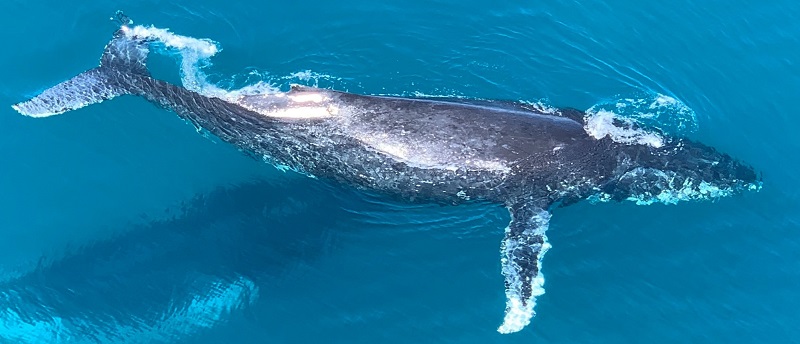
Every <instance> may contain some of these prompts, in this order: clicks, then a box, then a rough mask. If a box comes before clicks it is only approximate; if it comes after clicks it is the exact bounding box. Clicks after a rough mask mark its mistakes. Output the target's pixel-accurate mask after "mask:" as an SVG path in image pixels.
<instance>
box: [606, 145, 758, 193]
mask: <svg viewBox="0 0 800 344" xmlns="http://www.w3.org/2000/svg"><path fill="white" fill-rule="evenodd" d="M616 160H617V168H616V171H615V173H614V177H613V178H611V180H610V181H609V182H608V183H607V184H606V185H605V186H604V187H603V188H602V191H601V192H599V193H598V194H596V195H593V196H592V197H591V198H590V199H592V200H600V201H606V200H616V201H623V200H627V201H633V202H636V203H637V204H652V203H665V204H674V203H677V202H679V201H691V200H716V199H718V198H721V197H726V196H731V195H735V194H738V193H741V192H743V191H748V190H753V191H757V190H760V189H761V180H760V177H759V176H758V175H757V174H756V172H755V170H754V169H753V168H752V167H751V166H749V165H747V164H745V163H743V162H741V161H739V160H736V159H734V158H732V157H731V156H730V155H727V154H725V153H721V152H719V151H717V150H716V149H714V148H712V147H709V146H706V145H703V144H701V143H697V142H693V141H688V140H674V141H673V142H670V143H667V144H664V145H663V146H661V147H658V148H654V147H651V146H641V145H629V146H626V147H623V148H621V149H620V150H619V154H618V155H617V159H616Z"/></svg>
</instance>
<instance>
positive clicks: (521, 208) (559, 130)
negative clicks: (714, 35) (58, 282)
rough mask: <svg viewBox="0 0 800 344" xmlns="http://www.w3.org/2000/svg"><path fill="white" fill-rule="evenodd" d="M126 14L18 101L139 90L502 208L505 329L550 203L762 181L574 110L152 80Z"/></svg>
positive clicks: (341, 164) (198, 117)
mask: <svg viewBox="0 0 800 344" xmlns="http://www.w3.org/2000/svg"><path fill="white" fill-rule="evenodd" d="M122 18H124V17H122ZM130 24H132V22H130V21H129V20H125V21H122V25H120V27H119V28H118V29H116V31H115V32H114V34H113V36H112V38H111V40H110V41H109V42H108V44H107V45H106V46H105V49H104V50H103V53H102V55H101V58H100V63H99V66H97V67H95V68H92V69H90V70H88V71H85V72H83V73H81V74H78V75H77V76H75V77H73V78H72V79H69V80H66V81H64V82H62V83H60V84H57V85H55V86H53V87H50V88H47V89H46V90H44V91H42V92H41V93H40V94H38V95H37V96H35V97H33V98H31V99H28V100H25V101H22V102H19V103H17V104H14V105H13V106H12V107H13V108H14V109H15V110H16V111H18V112H19V113H20V114H22V115H26V116H30V117H48V116H52V115H57V114H62V113H65V112H68V111H71V110H76V109H79V108H82V107H85V106H88V105H91V104H96V103H99V102H102V101H104V100H108V99H112V98H115V97H118V96H125V95H133V96H139V97H143V98H145V99H146V100H148V101H150V102H152V103H153V104H155V105H156V106H158V107H160V108H164V109H167V110H170V111H172V112H174V113H176V114H177V115H178V116H179V117H180V118H182V119H183V120H185V121H188V122H190V123H191V124H192V125H194V126H195V127H196V128H197V129H198V130H202V131H204V132H206V133H208V134H210V135H213V136H215V137H217V138H219V139H220V140H222V141H224V142H227V143H229V144H232V145H235V146H236V147H238V148H239V149H240V150H241V151H242V152H244V153H245V154H248V155H250V156H253V157H254V158H256V159H260V160H263V161H265V162H266V163H269V164H272V165H274V166H276V167H279V168H281V169H286V170H291V171H295V172H297V173H301V174H305V175H308V176H310V177H313V178H318V179H323V180H328V181H330V182H333V183H340V184H342V185H347V186H351V187H354V188H357V189H361V190H366V191H368V192H373V193H375V194H379V195H382V196H383V197H387V198H391V199H395V200H398V201H401V202H413V203H426V204H440V205H456V206H457V205H460V204H466V203H485V204H487V205H493V206H499V207H505V208H506V209H508V212H509V215H510V222H509V223H508V226H507V227H506V228H505V230H504V235H503V238H502V241H501V244H500V266H501V269H500V270H501V271H500V272H501V274H502V276H503V280H504V285H505V312H504V315H503V317H502V323H501V325H500V326H499V327H498V329H497V330H498V331H499V332H500V333H513V332H518V331H520V330H522V329H523V328H525V327H526V326H527V325H529V323H530V322H531V319H532V318H533V317H534V316H535V314H536V313H535V310H534V307H535V304H536V299H537V297H539V296H540V295H542V294H543V293H544V277H543V273H542V260H543V257H544V255H545V253H546V252H547V251H548V249H549V248H550V247H551V245H550V243H549V242H548V239H547V235H546V231H547V229H548V227H549V224H550V220H551V215H552V214H553V213H554V211H555V210H556V209H558V208H561V207H565V206H569V205H571V204H575V203H577V202H582V201H586V202H593V203H597V202H612V201H616V202H623V201H630V202H635V203H637V204H645V205H646V204H652V203H666V204H674V203H677V202H681V201H701V200H710V201H714V200H716V199H719V198H721V197H727V196H731V195H736V194H740V193H742V192H744V191H754V190H755V191H757V190H759V189H760V188H761V185H762V183H761V177H760V176H759V175H757V173H756V172H755V170H754V168H753V167H752V166H750V165H748V164H746V163H744V162H742V161H740V160H737V159H735V158H733V157H731V156H730V155H728V154H725V153H722V152H720V151H718V150H716V149H714V148H713V147H710V146H707V145H704V144H702V143H700V142H696V141H693V140H691V139H688V138H682V137H671V136H669V135H666V134H664V133H660V132H658V131H657V130H656V129H652V130H647V129H646V128H642V127H636V126H635V125H631V124H630V123H629V124H625V123H618V122H620V121H619V120H615V119H600V120H599V121H598V120H596V119H587V118H588V117H589V116H587V113H586V112H585V111H581V110H577V109H573V108H566V107H565V108H545V107H542V106H535V105H531V104H527V103H520V102H512V101H492V100H470V99H442V98H425V97H400V96H380V95H362V94H354V93H348V92H343V91H338V90H333V89H321V88H315V87H307V86H301V85H291V88H290V89H289V90H288V91H286V92H268V93H262V94H250V95H240V96H237V97H233V98H231V97H228V98H225V97H216V96H210V95H207V94H201V93H199V92H196V91H193V90H189V89H187V88H185V87H182V86H180V85H176V84H172V83H169V82H167V81H163V80H160V79H157V78H154V77H153V76H152V75H151V73H150V71H149V70H148V68H147V58H148V55H149V54H150V53H151V51H150V50H151V45H152V44H153V43H154V42H155V39H154V38H153V37H152V36H151V35H147V34H143V33H142V32H144V31H142V30H139V29H138V28H141V27H140V26H136V27H134V26H131V25H130ZM598 128H600V129H603V128H606V130H598ZM608 128H610V129H608ZM498 313H499V312H498Z"/></svg>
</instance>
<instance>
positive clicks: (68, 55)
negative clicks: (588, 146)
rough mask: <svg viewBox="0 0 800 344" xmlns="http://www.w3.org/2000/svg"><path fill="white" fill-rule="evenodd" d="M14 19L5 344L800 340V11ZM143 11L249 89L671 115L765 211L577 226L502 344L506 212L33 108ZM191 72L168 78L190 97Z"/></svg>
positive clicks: (568, 228)
mask: <svg viewBox="0 0 800 344" xmlns="http://www.w3.org/2000/svg"><path fill="white" fill-rule="evenodd" d="M0 8H2V11H0V19H1V20H2V22H3V23H4V24H5V28H4V30H3V33H2V42H3V45H4V49H3V52H4V53H3V54H0V130H2V135H0V161H2V162H1V163H0V195H2V197H0V342H2V343H150V342H180V343H265V342H270V343H272V342H275V343H298V342H326V343H357V342H369V343H374V342H380V343H409V342H453V343H472V342H475V343H516V342H519V343H532V342H536V343H587V342H593V343H605V342H611V343H621V342H630V343H656V342H664V343H675V342H705V343H716V342H747V343H792V342H800V311H798V309H800V293H799V292H798V290H800V266H798V261H800V191H798V190H800V177H798V174H797V170H798V168H800V159H798V151H799V150H800V140H798V128H800V116H797V114H796V111H797V99H798V95H800V21H798V20H797V18H800V5H798V4H797V3H796V2H795V1H790V0H775V1H772V2H769V3H758V2H753V1H706V2H694V1H680V0H679V1H671V2H670V1H626V2H621V1H616V2H612V1H540V2H528V3H525V2H512V1H501V2H494V3H492V2H485V1H484V2H481V1H449V2H446V1H413V0H412V1H398V2H383V3H378V2H373V1H364V0H351V1H339V2H334V1H318V0H311V1H303V2H291V1H280V2H277V1H275V2H257V1H252V2H230V1H212V0H205V1H195V2H191V3H188V2H187V3H184V4H179V3H173V2H168V1H138V2H109V1H93V2H82V3H80V4H77V3H68V2H60V1H59V2H56V1H51V2H42V1H36V2H31V1H9V2H5V3H4V4H3V5H0ZM118 9H124V10H125V11H126V13H127V14H128V15H130V16H131V17H132V18H133V19H134V20H136V22H137V23H139V24H153V25H156V26H159V27H168V28H170V29H172V30H173V31H174V32H176V33H179V34H183V35H190V36H194V37H207V38H211V39H213V40H215V41H216V42H219V44H220V45H221V47H222V48H223V51H222V52H220V53H219V54H218V55H217V56H215V57H213V59H212V62H213V63H214V64H213V66H209V67H207V68H206V69H204V71H205V72H206V73H207V74H209V79H210V80H212V81H214V82H217V83H218V84H219V85H221V86H222V87H226V88H237V87H242V86H244V85H246V84H248V83H252V82H255V81H265V82H268V83H271V84H273V85H274V86H276V87H281V88H283V89H285V88H286V87H288V85H289V83H302V84H306V85H318V86H320V87H329V88H335V89H339V90H347V91H351V92H358V93H368V94H393V95H415V94H424V95H436V96H461V97H468V98H481V99H508V100H522V101H532V102H542V103H545V104H549V105H552V106H571V107H576V108H579V109H589V108H591V107H593V106H604V105H608V104H612V105H613V104H616V103H624V102H626V101H625V99H633V100H634V102H636V101H640V100H641V101H643V102H645V103H649V102H650V101H652V100H653V97H654V95H659V94H660V95H663V96H669V97H671V98H672V99H676V100H678V101H679V102H680V103H681V104H682V105H681V106H680V107H674V108H668V109H664V110H659V111H660V112H659V113H658V116H657V118H656V119H655V120H654V122H653V123H651V124H653V125H656V126H662V127H665V128H668V129H669V128H673V129H675V131H677V132H679V133H680V134H682V135H688V136H690V137H691V138H693V139H697V140H700V141H703V142H705V143H707V144H709V145H712V146H714V147H717V148H719V149H720V150H722V151H725V152H727V153H730V154H731V155H733V156H735V157H737V158H740V159H742V160H745V161H747V162H749V163H750V164H752V165H753V166H755V167H756V168H757V169H758V170H759V171H761V172H763V177H764V185H763V190H762V191H761V192H758V193H749V194H745V195H742V196H738V197H734V198H726V199H721V200H719V201H717V202H714V203H680V204H678V205H672V206H665V205H652V206H636V205H634V204H632V203H625V204H598V205H592V204H588V203H581V204H577V205H574V206H570V207H566V208H561V209H558V210H556V211H555V213H554V215H553V220H552V223H551V226H550V231H549V232H548V236H549V238H550V242H551V244H552V245H553V248H552V249H551V250H550V251H549V252H548V254H547V257H546V258H545V262H544V269H543V272H544V275H545V277H546V279H547V282H546V284H545V288H546V290H547V293H546V294H545V295H543V296H541V297H539V299H538V303H537V308H536V310H537V313H538V314H537V316H536V317H535V318H534V319H533V323H532V325H531V326H529V327H527V328H526V329H525V330H523V331H522V332H520V333H517V334H512V335H500V334H498V333H497V332H496V327H497V326H498V325H499V324H500V322H501V320H502V314H503V308H504V302H505V299H504V294H503V280H502V276H501V275H500V262H499V244H500V239H501V237H502V232H503V228H504V227H505V226H506V224H507V222H508V220H509V219H508V213H507V211H506V210H505V209H501V208H495V207H488V206H481V205H473V206H465V207H439V206H426V205H414V206H409V205H405V204H399V203H391V202H388V201H386V200H383V199H381V198H380V197H376V196H370V195H364V194H362V193H359V192H356V191H353V190H351V189H349V188H347V187H345V186H341V185H335V184H331V183H328V182H326V181H322V180H315V179H310V178H306V177H303V176H301V175H298V174H295V173H292V172H282V171H279V170H276V169H275V168H273V167H271V166H268V165H266V164H264V163H261V162H258V161H255V160H253V159H251V158H248V157H246V156H245V155H244V154H242V153H240V152H238V151H237V150H236V149H235V148H233V147H230V146H228V145H226V144H224V143H221V142H219V141H218V140H214V139H213V138H212V139H209V138H205V137H203V136H202V135H198V134H197V132H196V131H195V130H194V128H192V127H191V126H190V125H187V124H186V123H184V122H182V121H181V120H180V119H178V118H177V116H175V115H174V114H172V113H170V112H167V111H164V110H161V109H158V108H156V107H154V106H152V105H150V104H148V103H147V102H146V101H144V100H143V99H137V98H132V97H122V98H120V99H115V100H113V101H109V102H105V103H102V104H99V105H94V106H91V107H87V108H84V109H81V110H78V111H75V112H70V113H67V114H64V115H59V116H54V117H49V118H45V119H33V118H27V117H23V116H20V115H19V114H17V113H16V112H15V111H13V110H12V109H11V107H10V105H11V104H14V103H16V102H19V101H22V100H25V99H27V98H29V97H31V96H34V95H35V94H37V93H38V92H40V91H41V90H43V89H44V88H46V87H48V86H50V85H53V84H55V83H58V82H60V81H62V80H65V79H67V78H69V77H71V76H73V75H75V74H77V73H78V72H80V71H83V70H85V69H88V68H91V67H93V66H95V65H96V63H97V60H98V58H99V55H100V52H101V51H102V47H103V45H104V44H105V43H106V42H107V41H108V39H109V38H110V35H111V32H113V30H114V25H113V24H112V23H111V22H110V21H109V20H108V18H109V17H110V16H111V15H112V14H113V13H114V11H116V10H118ZM176 62H177V61H176V56H154V58H153V61H152V68H153V69H154V72H155V73H156V74H157V75H159V77H162V78H166V79H169V80H171V81H175V82H178V81H179V76H178V73H177V70H178V68H177V64H176ZM252 72H255V73H252ZM231 78H233V79H231ZM638 110H643V108H636V107H634V111H633V112H634V114H633V115H636V111H638ZM620 111H623V110H620ZM687 121H688V122H687ZM674 123H682V124H684V125H683V126H681V125H675V124H674Z"/></svg>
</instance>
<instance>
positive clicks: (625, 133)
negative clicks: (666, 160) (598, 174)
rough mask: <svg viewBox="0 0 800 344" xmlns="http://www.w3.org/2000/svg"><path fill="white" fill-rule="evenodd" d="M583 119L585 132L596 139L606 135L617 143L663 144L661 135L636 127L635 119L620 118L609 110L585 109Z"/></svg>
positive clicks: (659, 145) (654, 145)
mask: <svg viewBox="0 0 800 344" xmlns="http://www.w3.org/2000/svg"><path fill="white" fill-rule="evenodd" d="M585 121H586V125H585V127H584V128H585V129H586V132H587V133H589V135H591V136H592V137H594V138H596V139H598V140H599V139H602V138H604V137H606V136H608V137H611V139H612V140H614V141H615V142H619V143H626V144H640V145H650V146H653V147H655V148H661V147H662V146H664V138H662V137H661V135H658V134H656V133H654V132H649V131H647V130H645V129H641V128H637V126H636V121H634V120H632V119H628V118H620V117H619V116H617V115H616V114H615V113H613V112H610V111H606V110H600V111H597V112H591V110H590V111H587V112H586V119H585Z"/></svg>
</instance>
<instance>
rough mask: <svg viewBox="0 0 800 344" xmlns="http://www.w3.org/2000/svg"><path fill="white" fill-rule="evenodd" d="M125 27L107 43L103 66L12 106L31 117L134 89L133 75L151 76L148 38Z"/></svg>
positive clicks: (108, 97) (73, 107) (73, 108)
mask: <svg viewBox="0 0 800 344" xmlns="http://www.w3.org/2000/svg"><path fill="white" fill-rule="evenodd" d="M126 29H127V28H126V27H125V26H123V27H122V28H121V29H120V30H117V32H116V33H115V34H114V38H113V39H111V41H110V42H109V43H108V44H107V45H106V47H105V50H104V51H103V55H102V57H101V58H100V66H98V67H96V68H93V69H90V70H88V71H86V72H83V73H81V74H78V75H77V76H75V77H73V78H72V79H69V80H67V81H64V82H62V83H60V84H58V85H55V86H53V87H50V88H48V89H46V90H44V91H43V92H42V93H41V94H39V95H38V96H36V97H34V98H32V99H30V100H28V101H24V102H21V103H18V104H14V105H12V107H13V108H14V110H17V112H19V113H21V114H23V115H26V116H31V117H48V116H52V115H58V114H61V113H64V112H67V111H70V110H75V109H79V108H82V107H84V106H87V105H91V104H95V103H99V102H102V101H104V100H107V99H111V98H114V97H116V96H120V95H123V94H131V93H132V92H133V91H132V90H131V88H130V87H129V86H128V85H130V82H129V81H127V80H129V79H131V77H132V76H139V77H149V72H148V71H147V66H146V65H145V62H146V60H147V54H148V53H149V48H148V41H146V40H144V39H140V38H136V37H132V36H129V35H127V34H126Z"/></svg>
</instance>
